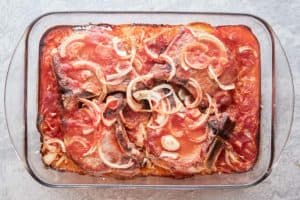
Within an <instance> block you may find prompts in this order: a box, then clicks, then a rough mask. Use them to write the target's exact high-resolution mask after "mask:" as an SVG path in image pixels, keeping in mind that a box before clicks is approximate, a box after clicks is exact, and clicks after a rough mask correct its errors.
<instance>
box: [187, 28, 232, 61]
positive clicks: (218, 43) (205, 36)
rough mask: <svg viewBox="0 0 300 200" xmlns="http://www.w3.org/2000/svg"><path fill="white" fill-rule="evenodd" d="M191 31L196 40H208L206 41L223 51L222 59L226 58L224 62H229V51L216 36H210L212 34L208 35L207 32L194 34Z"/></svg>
mask: <svg viewBox="0 0 300 200" xmlns="http://www.w3.org/2000/svg"><path fill="white" fill-rule="evenodd" d="M189 30H190V31H191V33H192V34H193V36H194V37H195V38H197V40H198V41H201V40H206V41H210V42H212V43H214V44H215V45H216V46H217V47H218V48H219V49H220V51H221V55H220V56H221V57H224V58H226V60H224V62H225V61H226V62H227V61H228V59H227V53H226V52H227V49H226V47H225V45H224V43H223V42H222V41H221V40H220V39H219V38H217V37H216V36H214V35H212V34H210V33H206V32H194V31H193V30H192V29H190V28H189Z"/></svg>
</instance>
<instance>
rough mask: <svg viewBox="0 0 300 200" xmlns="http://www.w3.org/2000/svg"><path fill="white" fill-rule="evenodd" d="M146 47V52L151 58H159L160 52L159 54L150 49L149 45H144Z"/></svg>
mask: <svg viewBox="0 0 300 200" xmlns="http://www.w3.org/2000/svg"><path fill="white" fill-rule="evenodd" d="M144 49H145V52H146V54H147V55H148V56H149V57H150V58H152V59H158V57H159V54H158V53H154V52H152V51H151V50H150V49H149V47H148V45H144Z"/></svg>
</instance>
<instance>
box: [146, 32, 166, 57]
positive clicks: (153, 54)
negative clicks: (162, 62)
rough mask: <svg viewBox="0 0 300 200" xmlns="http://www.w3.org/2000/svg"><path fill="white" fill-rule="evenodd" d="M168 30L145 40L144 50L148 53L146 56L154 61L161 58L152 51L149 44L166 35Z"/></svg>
mask: <svg viewBox="0 0 300 200" xmlns="http://www.w3.org/2000/svg"><path fill="white" fill-rule="evenodd" d="M167 31H168V30H164V31H161V32H160V33H158V34H155V35H154V36H152V37H150V38H146V39H144V41H143V43H144V45H143V46H144V50H145V52H146V54H147V55H148V56H149V57H150V58H152V59H158V58H159V54H158V53H155V52H153V51H151V50H150V49H149V47H148V44H147V43H149V42H151V41H153V40H155V39H156V38H157V37H159V36H160V35H162V34H164V33H165V32H167Z"/></svg>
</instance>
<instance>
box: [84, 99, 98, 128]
mask: <svg viewBox="0 0 300 200" xmlns="http://www.w3.org/2000/svg"><path fill="white" fill-rule="evenodd" d="M79 101H80V102H82V103H83V104H85V105H86V106H87V107H88V108H89V109H90V110H91V111H93V113H94V117H95V119H96V120H94V126H98V125H99V123H100V121H101V108H100V107H99V106H98V105H97V104H96V103H95V102H93V101H91V100H87V99H84V98H79Z"/></svg>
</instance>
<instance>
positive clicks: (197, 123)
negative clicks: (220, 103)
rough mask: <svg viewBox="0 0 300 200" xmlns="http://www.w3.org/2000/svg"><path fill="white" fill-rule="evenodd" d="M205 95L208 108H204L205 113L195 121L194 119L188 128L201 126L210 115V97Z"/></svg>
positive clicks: (192, 128)
mask: <svg viewBox="0 0 300 200" xmlns="http://www.w3.org/2000/svg"><path fill="white" fill-rule="evenodd" d="M206 97H207V99H208V103H209V105H208V108H207V109H206V111H205V114H202V115H201V116H200V117H199V119H198V120H197V121H195V122H194V123H193V124H190V125H189V129H191V130H194V129H197V128H199V127H202V126H203V125H204V124H205V123H206V121H207V119H208V117H209V115H210V112H211V107H212V99H211V97H210V96H209V94H206Z"/></svg>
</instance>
